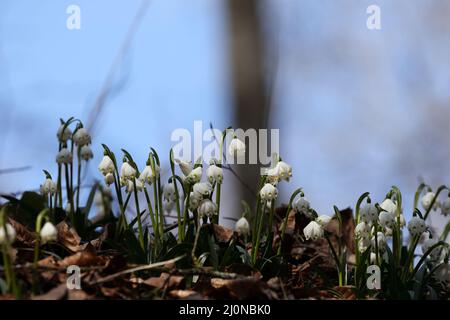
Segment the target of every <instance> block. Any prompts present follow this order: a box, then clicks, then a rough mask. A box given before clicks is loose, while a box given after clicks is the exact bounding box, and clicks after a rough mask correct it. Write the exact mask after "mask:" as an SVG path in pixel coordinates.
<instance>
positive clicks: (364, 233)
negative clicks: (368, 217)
mask: <svg viewBox="0 0 450 320" xmlns="http://www.w3.org/2000/svg"><path fill="white" fill-rule="evenodd" d="M370 229H371V228H370V225H369V224H368V223H367V222H364V221H361V222H360V223H358V225H357V226H356V228H355V235H356V236H357V237H359V238H369V237H370V231H371V230H370Z"/></svg>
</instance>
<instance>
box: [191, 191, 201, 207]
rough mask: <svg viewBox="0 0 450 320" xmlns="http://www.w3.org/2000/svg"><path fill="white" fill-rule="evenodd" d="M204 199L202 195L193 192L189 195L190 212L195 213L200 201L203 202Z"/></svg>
mask: <svg viewBox="0 0 450 320" xmlns="http://www.w3.org/2000/svg"><path fill="white" fill-rule="evenodd" d="M202 199H203V197H202V196H201V195H200V194H197V193H194V192H191V193H190V194H189V210H191V211H194V210H196V209H197V208H198V206H199V204H200V201H202Z"/></svg>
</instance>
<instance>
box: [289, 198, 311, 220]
mask: <svg viewBox="0 0 450 320" xmlns="http://www.w3.org/2000/svg"><path fill="white" fill-rule="evenodd" d="M293 208H294V210H295V211H296V212H298V213H301V214H304V215H305V216H307V217H310V212H309V209H310V203H309V201H308V200H307V199H306V198H305V197H300V198H298V199H297V200H296V201H295V202H294V205H293Z"/></svg>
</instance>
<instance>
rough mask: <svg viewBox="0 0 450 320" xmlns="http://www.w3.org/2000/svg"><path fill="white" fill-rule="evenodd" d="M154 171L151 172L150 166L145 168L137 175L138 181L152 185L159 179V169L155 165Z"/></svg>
mask: <svg viewBox="0 0 450 320" xmlns="http://www.w3.org/2000/svg"><path fill="white" fill-rule="evenodd" d="M155 171H156V172H153V169H152V166H145V168H144V170H142V172H141V174H140V175H139V180H140V181H141V182H143V183H148V184H152V183H153V182H155V181H156V179H158V177H159V172H160V168H159V167H158V165H156V164H155Z"/></svg>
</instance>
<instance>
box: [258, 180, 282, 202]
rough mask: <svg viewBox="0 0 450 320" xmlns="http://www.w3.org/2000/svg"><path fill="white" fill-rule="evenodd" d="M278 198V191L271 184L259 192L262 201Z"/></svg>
mask: <svg viewBox="0 0 450 320" xmlns="http://www.w3.org/2000/svg"><path fill="white" fill-rule="evenodd" d="M277 196H278V190H277V188H276V187H274V186H273V185H272V184H270V183H266V184H265V185H264V186H263V187H262V188H261V191H260V192H259V197H260V198H261V201H272V200H274V199H276V197H277Z"/></svg>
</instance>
